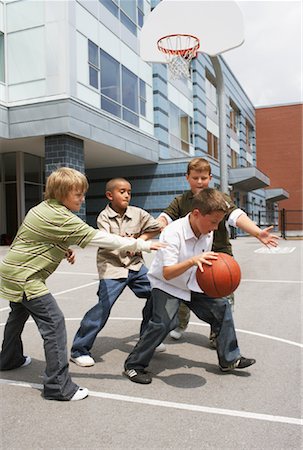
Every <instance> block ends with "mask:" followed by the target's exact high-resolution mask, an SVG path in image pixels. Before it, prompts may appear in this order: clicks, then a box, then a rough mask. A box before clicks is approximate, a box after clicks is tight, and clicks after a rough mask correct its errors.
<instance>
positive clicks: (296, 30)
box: [223, 0, 303, 107]
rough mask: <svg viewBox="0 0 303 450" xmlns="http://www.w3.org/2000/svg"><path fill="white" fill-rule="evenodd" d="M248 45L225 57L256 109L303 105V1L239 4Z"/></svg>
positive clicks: (247, 2) (242, 2) (239, 2)
mask: <svg viewBox="0 0 303 450" xmlns="http://www.w3.org/2000/svg"><path fill="white" fill-rule="evenodd" d="M237 3H238V5H239V7H240V9H241V10H242V13H243V19H244V30H245V31H244V33H245V41H244V43H243V44H242V45H241V46H240V47H238V48H235V49H233V50H230V51H228V52H226V53H224V54H223V57H224V59H225V61H226V62H227V64H228V65H229V67H230V68H231V70H232V72H233V73H234V75H235V76H236V78H237V79H238V81H239V82H240V84H241V86H242V87H243V89H244V90H245V92H246V94H247V95H248V97H249V98H250V100H251V101H252V103H253V104H254V106H256V107H258V106H269V105H280V104H287V103H297V102H302V101H303V95H302V86H303V85H302V77H303V75H302V69H303V67H302V54H303V48H302V28H303V19H302V9H303V0H301V1H292V0H288V1H285V0H271V1H266V0H259V1H256V0H255V1H246V0H240V1H238V2H237Z"/></svg>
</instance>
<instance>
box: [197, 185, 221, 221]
mask: <svg viewBox="0 0 303 450" xmlns="http://www.w3.org/2000/svg"><path fill="white" fill-rule="evenodd" d="M228 208H229V204H228V203H227V201H226V199H225V197H224V194H223V193H222V192H220V191H218V190H217V189H211V188H206V189H203V191H201V192H199V193H198V194H196V195H195V196H194V199H193V203H192V210H194V209H198V210H199V211H200V213H201V214H202V216H205V215H206V214H211V213H212V212H215V211H216V212H224V213H226V212H227V211H228Z"/></svg>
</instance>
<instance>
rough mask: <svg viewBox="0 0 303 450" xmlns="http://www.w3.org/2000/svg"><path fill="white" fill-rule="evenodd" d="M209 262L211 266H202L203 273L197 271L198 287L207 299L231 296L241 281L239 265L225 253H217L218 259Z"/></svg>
mask: <svg viewBox="0 0 303 450" xmlns="http://www.w3.org/2000/svg"><path fill="white" fill-rule="evenodd" d="M211 262H212V266H208V265H207V264H203V269H204V272H201V270H200V269H199V268H198V269H197V273H196V278H197V282H198V285H199V286H200V288H201V289H202V291H203V292H205V294H206V295H208V296H209V297H213V298H221V297H226V296H227V295H230V294H232V293H233V292H234V291H235V290H236V289H237V287H238V286H239V284H240V280H241V270H240V266H239V264H238V263H237V261H236V260H235V259H234V258H233V257H232V256H230V255H228V254H226V253H218V259H215V260H211Z"/></svg>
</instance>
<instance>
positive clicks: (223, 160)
mask: <svg viewBox="0 0 303 450" xmlns="http://www.w3.org/2000/svg"><path fill="white" fill-rule="evenodd" d="M210 60H211V62H212V65H213V68H214V70H215V74H216V82H217V94H218V109H219V111H218V112H219V153H220V187H221V191H222V192H225V193H226V194H228V193H229V189H228V170H227V133H226V105H225V101H226V100H225V87H224V78H223V73H222V68H221V64H220V60H219V57H218V56H210Z"/></svg>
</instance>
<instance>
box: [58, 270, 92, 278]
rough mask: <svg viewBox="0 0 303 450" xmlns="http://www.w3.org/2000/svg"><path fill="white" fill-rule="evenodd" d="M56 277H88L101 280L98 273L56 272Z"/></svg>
mask: <svg viewBox="0 0 303 450" xmlns="http://www.w3.org/2000/svg"><path fill="white" fill-rule="evenodd" d="M55 275H86V276H90V277H98V279H99V275H98V273H97V272H94V273H91V272H63V271H61V270H58V271H57V272H55Z"/></svg>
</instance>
